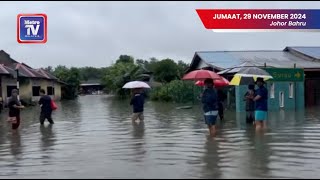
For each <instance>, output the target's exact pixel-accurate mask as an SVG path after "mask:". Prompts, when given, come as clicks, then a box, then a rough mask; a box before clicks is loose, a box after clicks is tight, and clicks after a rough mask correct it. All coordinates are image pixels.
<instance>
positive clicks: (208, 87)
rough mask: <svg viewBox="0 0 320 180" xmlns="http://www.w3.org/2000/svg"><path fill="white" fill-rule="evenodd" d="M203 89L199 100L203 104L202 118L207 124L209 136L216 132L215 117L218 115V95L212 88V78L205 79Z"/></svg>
mask: <svg viewBox="0 0 320 180" xmlns="http://www.w3.org/2000/svg"><path fill="white" fill-rule="evenodd" d="M204 84H205V90H204V91H203V94H202V97H201V102H202V104H203V111H204V118H205V122H206V124H207V125H208V128H209V132H210V135H211V136H215V134H216V126H215V125H216V119H217V115H218V97H217V93H216V91H215V90H214V88H213V84H214V83H213V80H212V79H206V80H205V81H204Z"/></svg>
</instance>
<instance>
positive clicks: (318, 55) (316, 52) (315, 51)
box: [288, 47, 320, 59]
mask: <svg viewBox="0 0 320 180" xmlns="http://www.w3.org/2000/svg"><path fill="white" fill-rule="evenodd" d="M288 48H291V49H293V50H295V51H298V52H299V53H301V54H305V55H307V56H310V57H312V58H315V59H320V47H288Z"/></svg>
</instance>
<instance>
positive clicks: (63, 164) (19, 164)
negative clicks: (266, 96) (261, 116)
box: [0, 96, 320, 178]
mask: <svg viewBox="0 0 320 180" xmlns="http://www.w3.org/2000/svg"><path fill="white" fill-rule="evenodd" d="M58 105H59V110H58V111H56V112H54V115H53V117H54V121H55V124H54V125H49V123H48V122H46V123H45V125H44V126H40V124H39V121H38V119H39V117H38V115H39V107H32V108H28V109H25V110H23V111H22V123H21V127H20V129H19V131H18V132H16V133H15V132H12V131H11V129H10V124H8V123H7V122H6V114H4V113H2V114H1V116H0V120H1V122H0V168H1V171H0V177H1V178H48V177H50V178H317V177H318V171H319V170H320V133H319V132H320V112H319V110H318V108H312V109H307V110H306V111H305V112H304V111H301V112H292V111H290V112H285V111H279V112H270V113H269V114H268V118H269V122H268V126H269V128H270V129H269V130H267V131H266V132H264V133H259V132H255V130H254V128H253V127H252V126H249V125H247V124H246V123H245V114H244V113H235V112H232V111H227V112H225V120H224V121H223V122H220V121H218V128H219V131H218V135H217V137H215V138H210V137H208V131H207V127H206V126H205V124H204V121H203V116H202V112H201V107H200V106H198V105H194V106H193V108H192V109H178V108H176V107H177V106H179V105H175V104H171V103H159V102H158V103H157V102H146V104H145V112H144V114H145V121H141V122H140V121H137V122H132V121H131V120H130V116H131V107H130V106H129V101H128V100H122V101H119V100H115V99H114V98H112V97H109V96H84V97H80V98H79V99H77V100H75V101H65V102H61V103H59V104H58Z"/></svg>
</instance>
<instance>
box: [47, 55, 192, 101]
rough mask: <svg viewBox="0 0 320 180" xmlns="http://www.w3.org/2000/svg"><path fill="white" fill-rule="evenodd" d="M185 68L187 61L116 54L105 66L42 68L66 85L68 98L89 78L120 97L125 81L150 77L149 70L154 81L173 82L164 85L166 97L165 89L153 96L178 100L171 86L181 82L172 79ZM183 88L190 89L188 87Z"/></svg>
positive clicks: (179, 76) (180, 74)
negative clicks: (109, 63) (116, 56)
mask: <svg viewBox="0 0 320 180" xmlns="http://www.w3.org/2000/svg"><path fill="white" fill-rule="evenodd" d="M187 67H188V64H186V63H184V62H183V61H178V63H176V62H175V61H173V60H172V59H164V60H158V59H156V58H150V60H144V59H137V60H135V59H134V58H133V57H132V56H129V55H120V56H119V58H118V59H117V60H116V63H115V64H113V65H111V66H109V67H103V68H95V67H82V68H75V67H72V68H67V67H66V66H61V65H59V66H57V67H56V68H54V69H53V68H52V67H51V66H49V67H47V68H45V70H47V71H48V72H51V73H52V74H54V75H55V76H56V77H57V78H59V79H60V80H62V81H64V82H66V83H67V84H68V86H67V87H65V91H67V93H66V94H67V95H66V96H68V97H69V96H70V97H72V98H74V97H76V94H77V91H78V88H79V85H80V82H81V81H87V80H91V79H95V80H100V82H101V83H102V85H104V86H105V91H107V92H110V93H115V94H117V95H120V96H121V97H124V96H126V95H128V93H129V92H128V90H124V89H122V87H123V85H124V84H125V83H127V82H129V81H134V80H146V79H150V76H149V75H147V74H145V73H149V72H151V73H152V76H153V79H154V80H155V81H158V82H161V83H164V84H165V83H170V82H172V81H174V82H173V83H172V84H169V85H168V86H167V85H166V87H168V88H169V89H170V91H171V93H170V94H171V95H170V96H169V95H168V93H167V90H166V89H163V88H161V89H157V90H155V91H157V93H158V94H160V95H159V97H154V98H159V99H161V100H168V101H169V100H174V101H181V100H178V99H176V98H175V97H173V96H176V95H177V96H179V94H180V93H177V92H173V91H174V90H171V89H177V90H180V89H182V88H184V86H186V85H185V84H181V82H180V81H175V80H179V79H181V77H182V76H183V75H184V72H185V70H186V68H187ZM179 83H180V84H179ZM182 86H183V87H182ZM186 87H188V88H190V87H192V86H190V87H189V86H186ZM151 91H153V90H151ZM185 96H187V95H185ZM187 98H188V97H187ZM191 98H192V96H191ZM69 99H70V98H69Z"/></svg>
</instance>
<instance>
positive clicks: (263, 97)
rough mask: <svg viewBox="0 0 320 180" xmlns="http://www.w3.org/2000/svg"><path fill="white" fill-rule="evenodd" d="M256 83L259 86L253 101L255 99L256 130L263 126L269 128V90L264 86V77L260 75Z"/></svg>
mask: <svg viewBox="0 0 320 180" xmlns="http://www.w3.org/2000/svg"><path fill="white" fill-rule="evenodd" d="M256 83H257V85H258V87H259V88H258V89H257V91H256V96H255V97H254V98H253V101H255V125H256V130H260V129H261V128H263V129H266V128H267V112H268V90H267V88H265V87H264V83H265V82H264V80H263V78H261V77H258V78H257V81H256Z"/></svg>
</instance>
